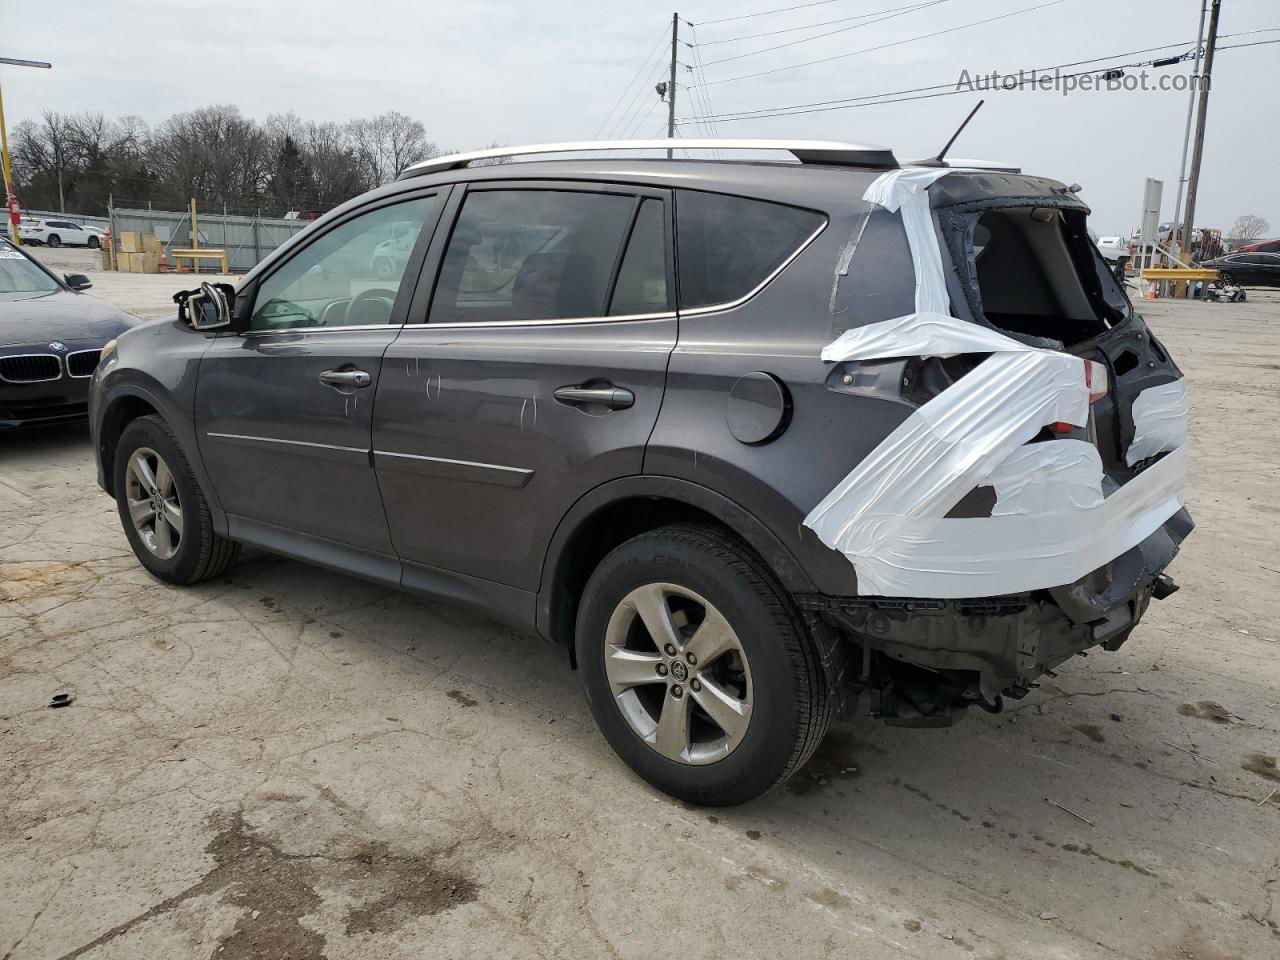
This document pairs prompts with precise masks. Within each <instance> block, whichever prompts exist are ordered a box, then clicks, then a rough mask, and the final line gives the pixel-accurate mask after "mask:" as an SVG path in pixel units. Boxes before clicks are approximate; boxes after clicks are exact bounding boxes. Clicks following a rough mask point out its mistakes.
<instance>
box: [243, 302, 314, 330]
mask: <svg viewBox="0 0 1280 960" xmlns="http://www.w3.org/2000/svg"><path fill="white" fill-rule="evenodd" d="M299 317H301V318H302V320H303V321H304V322H303V323H302V324H301V326H308V327H310V326H314V325H315V322H316V318H315V317H314V316H312V315H311V313H310V311H308V310H307V308H306V307H303V306H301V305H299V304H296V303H294V302H292V301H291V300H281V299H278V298H277V299H275V300H268V301H267V302H266V303H264V304H263V305H262V306H261V307H260V308H259V309H258V310H256V311H254V314H253V319H254V320H260V321H262V322H263V323H265V324H266V325H267V326H268V327H276V326H286V325H287V326H294V325H296V320H297V318H299Z"/></svg>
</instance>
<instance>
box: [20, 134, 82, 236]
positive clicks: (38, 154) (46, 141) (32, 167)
mask: <svg viewBox="0 0 1280 960" xmlns="http://www.w3.org/2000/svg"><path fill="white" fill-rule="evenodd" d="M69 119H70V118H68V117H67V116H65V115H64V114H60V113H54V112H53V111H51V110H46V111H45V112H44V114H43V115H42V116H41V118H40V121H39V122H38V123H37V122H36V121H33V120H24V121H23V122H22V123H20V124H18V125H17V126H16V127H14V128H13V154H12V156H13V164H14V166H15V167H16V168H17V173H18V178H19V181H20V182H27V183H30V182H31V181H33V180H37V179H40V178H43V179H44V180H46V181H47V182H49V183H54V182H56V184H57V187H58V191H57V196H58V210H60V211H65V210H66V209H67V204H66V189H65V185H64V182H65V178H66V175H67V171H68V167H69V165H70V164H71V162H72V158H73V157H74V156H75V153H76V146H75V143H74V142H73V138H72V130H71V124H70V122H69Z"/></svg>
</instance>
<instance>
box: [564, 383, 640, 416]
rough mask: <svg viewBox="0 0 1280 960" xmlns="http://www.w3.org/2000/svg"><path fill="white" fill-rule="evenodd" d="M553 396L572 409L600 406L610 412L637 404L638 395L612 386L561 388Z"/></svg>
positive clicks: (623, 388)
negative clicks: (593, 405)
mask: <svg viewBox="0 0 1280 960" xmlns="http://www.w3.org/2000/svg"><path fill="white" fill-rule="evenodd" d="M552 396H553V397H555V398H556V399H557V400H559V401H560V402H561V403H564V404H568V405H569V406H571V407H586V406H591V405H592V404H598V405H599V406H602V407H608V408H609V409H610V410H626V409H627V408H628V407H630V406H631V405H632V404H634V403H635V402H636V395H635V394H634V393H632V392H631V391H630V390H627V389H626V388H625V387H615V386H613V385H611V384H608V385H605V386H603V387H560V388H559V389H558V390H556V391H555V392H554V393H553V394H552Z"/></svg>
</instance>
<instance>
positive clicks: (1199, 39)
mask: <svg viewBox="0 0 1280 960" xmlns="http://www.w3.org/2000/svg"><path fill="white" fill-rule="evenodd" d="M1208 10H1209V0H1201V2H1200V26H1199V27H1198V28H1197V29H1196V57H1195V62H1194V63H1193V64H1192V65H1191V75H1192V76H1193V77H1198V76H1199V75H1200V55H1201V54H1202V53H1203V52H1204V16H1205V14H1206V13H1207V12H1208ZM1195 112H1196V91H1195V90H1194V89H1192V91H1191V92H1190V93H1189V94H1187V123H1186V126H1185V128H1184V129H1183V131H1182V160H1181V161H1180V162H1179V163H1178V191H1177V193H1176V194H1175V195H1174V197H1175V199H1174V201H1173V227H1174V229H1175V230H1176V229H1177V228H1178V225H1179V224H1180V223H1182V191H1183V189H1184V188H1185V187H1186V185H1187V151H1188V150H1189V149H1190V147H1191V118H1192V117H1193V116H1195Z"/></svg>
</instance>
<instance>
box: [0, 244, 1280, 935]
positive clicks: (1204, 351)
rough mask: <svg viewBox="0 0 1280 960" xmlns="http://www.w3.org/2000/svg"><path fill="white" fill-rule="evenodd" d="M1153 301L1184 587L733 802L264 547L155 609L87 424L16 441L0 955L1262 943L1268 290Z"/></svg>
mask: <svg viewBox="0 0 1280 960" xmlns="http://www.w3.org/2000/svg"><path fill="white" fill-rule="evenodd" d="M55 254H56V256H57V258H58V260H59V261H61V260H62V258H70V257H78V256H82V252H80V251H54V252H50V253H49V254H48V256H49V258H50V259H51V260H52V259H53V257H54V255H55ZM67 262H68V264H70V260H69V259H68V261H67ZM77 266H78V265H77ZM59 269H71V267H70V266H68V267H62V266H61V263H59ZM94 279H95V284H96V286H95V293H97V294H98V295H101V296H105V297H108V298H111V299H113V300H115V301H116V302H118V303H120V304H121V305H122V306H124V307H126V308H127V309H130V310H133V311H134V312H137V313H140V314H144V315H148V314H149V315H156V314H159V313H163V312H165V311H166V309H167V306H166V298H167V297H168V295H169V293H171V292H172V289H173V287H174V283H173V281H174V279H175V278H172V277H156V278H153V277H137V276H128V275H114V276H111V275H101V274H98V275H95V277H94ZM1143 312H1144V313H1145V314H1146V315H1147V317H1148V319H1149V320H1150V321H1151V322H1152V324H1153V326H1154V327H1155V328H1156V330H1157V331H1158V332H1159V334H1160V336H1161V338H1162V340H1163V341H1164V342H1165V343H1166V345H1167V346H1168V347H1169V348H1170V349H1171V350H1173V351H1174V353H1175V356H1176V357H1177V358H1178V360H1179V362H1180V363H1181V365H1182V367H1183V369H1184V370H1185V371H1186V373H1187V376H1188V379H1189V382H1190V384H1191V387H1192V406H1193V422H1192V441H1191V443H1192V446H1191V450H1192V468H1191V474H1192V475H1191V492H1190V507H1191V510H1192V512H1193V514H1194V515H1195V518H1196V521H1197V522H1198V524H1199V529H1198V530H1197V531H1196V532H1195V534H1194V535H1193V536H1192V537H1191V538H1190V539H1189V540H1188V541H1187V543H1186V544H1185V547H1184V551H1183V553H1182V555H1181V556H1180V557H1179V559H1178V560H1177V561H1176V562H1175V564H1174V567H1173V569H1172V573H1173V575H1174V576H1175V578H1176V579H1177V580H1178V581H1179V582H1180V583H1181V584H1182V590H1181V592H1179V593H1178V594H1177V595H1176V596H1174V597H1172V598H1170V599H1168V600H1166V601H1164V602H1161V603H1156V604H1155V605H1154V606H1153V608H1152V609H1151V611H1150V612H1149V613H1148V616H1147V618H1146V620H1145V621H1144V623H1143V625H1142V626H1141V628H1139V630H1138V631H1137V633H1136V635H1135V636H1134V637H1133V639H1131V640H1130V642H1129V643H1128V644H1126V645H1125V647H1123V648H1122V649H1121V650H1120V651H1118V652H1117V653H1113V654H1108V653H1104V652H1101V651H1097V652H1094V653H1092V654H1091V655H1090V656H1089V657H1088V658H1087V659H1078V660H1076V661H1074V662H1073V663H1071V664H1069V665H1066V666H1065V667H1064V669H1062V670H1061V671H1060V673H1059V675H1058V676H1057V677H1056V678H1054V679H1052V680H1046V682H1045V683H1043V684H1042V685H1041V686H1040V688H1039V689H1038V690H1037V691H1033V692H1032V693H1031V695H1029V696H1028V697H1027V698H1026V699H1025V700H1023V701H1021V702H1020V703H1016V704H1013V705H1012V706H1011V708H1010V709H1008V710H1007V711H1006V712H1005V713H1004V714H1002V715H999V716H991V715H987V714H984V713H981V712H974V713H972V714H971V715H970V716H968V717H966V718H965V720H964V721H962V722H961V723H960V724H959V725H958V726H956V727H954V728H952V729H949V730H944V731H910V730H900V729H892V728H886V727H882V726H879V725H877V724H875V723H873V722H871V721H869V720H859V721H855V722H849V723H844V724H841V725H839V726H838V727H837V728H835V729H834V730H833V732H832V734H831V736H830V738H829V740H828V741H827V743H826V744H825V745H824V747H823V748H822V750H821V751H820V752H819V754H818V755H817V756H816V757H815V758H814V760H813V761H812V763H811V764H810V765H809V766H808V768H806V769H805V770H804V771H802V772H801V773H800V774H799V776H797V777H796V778H795V779H794V780H793V781H792V782H791V783H790V784H789V785H788V786H787V787H786V788H784V789H781V790H778V791H776V792H774V793H773V794H770V795H769V796H767V797H765V798H762V799H761V800H759V801H756V802H754V803H752V804H749V805H747V806H744V807H740V808H737V809H732V810H719V811H707V810H699V809H694V808H690V807H687V806H684V805H681V804H679V803H675V802H673V801H671V800H668V799H667V798H665V797H662V796H659V795H656V794H655V793H654V792H653V791H652V790H650V789H649V788H647V787H646V786H645V785H644V784H643V783H641V782H640V781H638V780H637V779H636V778H634V777H633V776H631V775H630V774H629V773H628V771H627V770H626V769H625V768H624V767H623V766H622V765H621V764H620V763H619V762H618V761H617V760H615V759H614V757H613V756H612V755H611V753H610V752H609V750H608V748H607V747H606V745H605V743H604V741H603V740H602V739H601V737H600V736H599V734H598V733H597V732H596V730H595V728H594V726H593V725H592V723H591V719H590V717H589V715H588V713H587V710H586V708H585V705H584V702H583V699H582V696H581V693H580V691H579V685H578V678H577V677H576V675H574V674H573V673H571V672H570V671H569V670H568V669H567V664H566V663H565V658H564V657H563V655H562V654H560V653H558V652H557V651H555V650H553V649H551V648H549V647H547V646H544V645H542V644H540V643H539V642H537V641H531V640H528V639H526V638H522V637H518V636H515V635H513V634H512V633H510V632H508V631H506V630H504V629H502V628H500V627H496V626H494V625H493V624H491V623H488V622H486V621H483V620H480V619H476V618H473V617H470V616H468V615H465V614H462V613H459V612H457V611H455V610H452V609H450V608H448V607H445V606H443V605H436V604H431V603H425V602H422V601H419V600H416V599H413V598H410V597H406V596H402V595H398V594H394V593H390V592H388V591H385V590H382V589H380V588H377V587H373V586H370V585H367V584H364V583H361V582H360V581H357V580H353V579H349V578H345V577H341V576H337V575H335V574H331V573H327V572H323V571H320V570H317V569H314V568H310V567H307V566H304V565H302V564H299V563H295V562H291V561H287V560H282V559H278V558H275V557H270V556H266V555H263V554H254V555H247V556H246V557H245V559H244V560H243V561H242V562H241V563H240V564H239V565H238V566H236V567H235V568H233V569H232V570H231V571H230V572H229V574H228V575H227V576H226V577H225V578H224V579H222V580H220V581H219V582H215V583H209V584H205V585H203V586H201V587H198V588H194V589H185V590H184V589H175V588H172V587H168V586H165V585H163V584H160V583H158V582H157V581H155V580H153V579H151V578H150V577H149V576H148V575H147V574H146V573H145V572H144V571H143V570H142V568H141V567H139V566H138V565H137V563H136V562H135V561H134V560H133V558H132V556H131V555H130V554H129V552H128V548H127V546H126V544H125V540H124V538H123V536H122V535H121V533H120V531H119V528H118V523H117V519H116V516H115V511H114V507H113V505H112V503H111V502H110V501H109V500H108V499H107V498H106V497H105V495H103V494H102V493H101V492H100V491H99V490H98V489H97V487H96V486H95V484H94V478H93V469H92V467H91V465H90V463H89V450H88V443H87V436H86V432H85V430H84V429H81V428H68V429H63V430H58V431H46V432H44V433H40V434H19V433H13V434H8V435H3V436H0V529H3V531H4V535H3V538H2V540H0V714H2V715H0V960H37V958H58V957H61V958H73V957H80V956H85V957H90V958H149V957H157V958H160V957H163V958H166V960H177V958H186V957H190V958H210V957H217V958H221V960H242V958H273V960H274V958H283V957H292V958H295V960H296V958H300V957H321V956H323V957H328V958H332V960H339V958H377V960H390V958H400V957H404V958H408V957H423V956H432V957H437V956H438V957H445V956H448V957H455V958H461V957H477V958H479V957H484V958H492V957H498V956H506V957H548V958H551V957H554V958H557V960H562V958H574V957H601V956H611V957H626V958H632V957H634V958H647V957H653V956H658V955H663V954H667V953H670V952H673V951H674V952H677V953H679V954H680V955H682V956H686V957H722V956H726V955H730V954H735V955H761V956H764V955H789V956H804V957H809V956H815V957H817V956H821V957H828V956H840V957H857V958H875V960H879V958H886V957H928V958H934V957H936V958H946V960H951V958H958V960H963V958H969V957H978V958H987V960H997V958H1006V960H1009V958H1024V957H1025V958H1035V960H1044V958H1094V957H1099V958H1102V957H1105V958H1119V957H1123V958H1133V957H1138V958H1149V960H1161V958H1164V960H1173V958H1178V960H1225V958H1250V960H1253V958H1263V957H1277V956H1280V928H1278V927H1277V923H1278V922H1280V912H1278V911H1277V910H1276V903H1275V898H1276V894H1277V893H1278V892H1280V794H1274V795H1271V796H1270V799H1268V796H1269V795H1270V794H1273V793H1274V791H1275V790H1276V788H1277V787H1280V771H1277V768H1276V755H1277V748H1278V746H1280V744H1278V743H1277V730H1278V729H1280V722H1278V721H1277V719H1276V716H1277V712H1276V708H1277V703H1278V701H1280V692H1278V687H1280V642H1278V641H1280V615H1277V613H1276V608H1275V607H1274V606H1273V601H1274V599H1275V597H1276V594H1277V588H1278V587H1280V559H1277V556H1278V555H1280V550H1277V547H1278V546H1280V535H1278V534H1277V524H1276V521H1277V514H1280V497H1278V496H1277V486H1276V476H1277V472H1278V470H1280V462H1278V461H1280V444H1278V442H1277V441H1278V439H1280V428H1278V427H1277V423H1276V418H1275V416H1274V412H1273V411H1274V409H1275V405H1276V401H1277V399H1280V296H1277V295H1276V294H1275V293H1266V292H1262V291H1253V292H1251V296H1250V302H1249V303H1246V304H1242V305H1209V304H1196V303H1180V302H1169V301H1161V302H1157V303H1151V304H1143ZM59 692H66V693H69V694H70V695H71V696H72V697H73V698H74V700H73V702H72V704H71V705H70V706H69V707H67V708H65V709H48V708H47V706H46V704H48V703H49V702H50V698H51V697H52V696H53V695H54V694H56V693H59ZM1068 810H1069V811H1073V812H1074V814H1078V815H1079V816H1078V817H1077V816H1075V815H1073V814H1072V813H1070V812H1067V811H1068ZM1082 818H1083V819H1082ZM1086 821H1087V822H1086Z"/></svg>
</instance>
